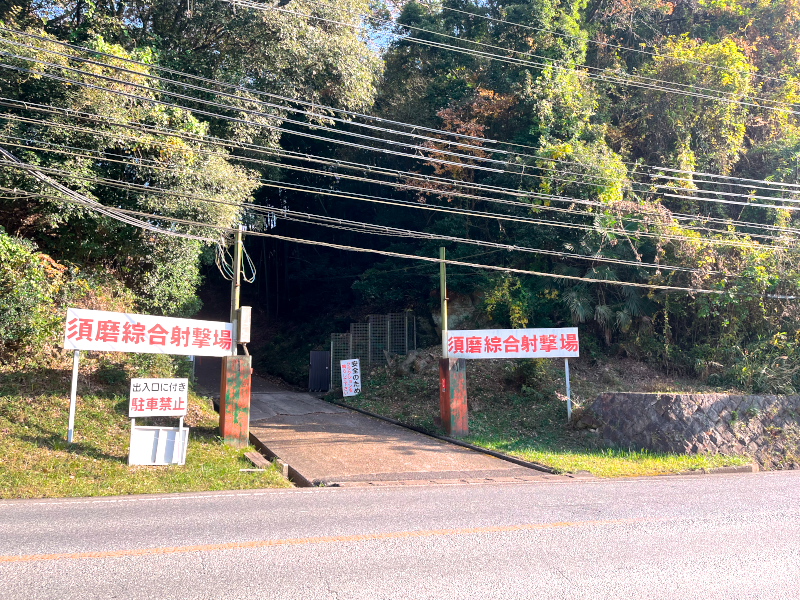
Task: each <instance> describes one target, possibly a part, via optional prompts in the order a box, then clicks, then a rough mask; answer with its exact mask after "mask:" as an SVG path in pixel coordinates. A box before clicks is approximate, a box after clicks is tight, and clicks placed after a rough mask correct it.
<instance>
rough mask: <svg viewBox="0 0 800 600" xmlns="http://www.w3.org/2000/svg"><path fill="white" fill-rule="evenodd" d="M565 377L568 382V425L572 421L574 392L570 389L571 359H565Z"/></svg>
mask: <svg viewBox="0 0 800 600" xmlns="http://www.w3.org/2000/svg"><path fill="white" fill-rule="evenodd" d="M564 375H565V377H566V380H567V423H569V422H570V421H571V420H572V392H571V391H570V387H569V359H568V358H565V359H564Z"/></svg>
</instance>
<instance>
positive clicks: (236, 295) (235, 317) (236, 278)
mask: <svg viewBox="0 0 800 600" xmlns="http://www.w3.org/2000/svg"><path fill="white" fill-rule="evenodd" d="M242 228H243V227H242V225H241V224H239V228H238V229H237V230H236V238H235V241H234V243H233V265H232V266H233V277H232V278H231V323H233V332H234V338H235V339H234V344H233V354H238V353H239V352H238V350H239V349H238V343H236V342H238V335H236V334H237V333H238V332H237V325H238V323H239V306H240V300H241V292H242Z"/></svg>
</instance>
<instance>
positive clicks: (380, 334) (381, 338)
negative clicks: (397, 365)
mask: <svg viewBox="0 0 800 600" xmlns="http://www.w3.org/2000/svg"><path fill="white" fill-rule="evenodd" d="M367 318H368V320H369V362H370V363H371V364H378V365H382V364H385V363H386V354H385V352H384V350H385V351H386V352H388V351H389V315H369V317H367Z"/></svg>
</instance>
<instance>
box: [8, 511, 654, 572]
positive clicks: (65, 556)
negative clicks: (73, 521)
mask: <svg viewBox="0 0 800 600" xmlns="http://www.w3.org/2000/svg"><path fill="white" fill-rule="evenodd" d="M645 520H646V519H642V518H637V519H615V520H605V521H559V522H555V523H528V524H523V525H505V526H503V525H501V526H495V527H469V528H463V529H429V530H420V531H392V532H386V533H367V534H360V535H336V536H323V537H307V538H288V539H279V540H256V541H251V542H226V543H222V544H200V545H195V546H170V547H156V548H138V549H129V550H109V551H106V552H65V553H60V554H24V555H19V556H0V563H15V562H36V561H44V560H71V559H82V558H121V557H125V556H150V555H160V554H182V553H190V552H215V551H218V550H239V549H248V548H269V547H272V546H302V545H305V544H330V543H342V542H365V541H370V540H393V539H405V538H420V537H436V536H450V535H475V534H484V533H510V532H515V531H537V530H546V529H561V528H567V527H591V526H602V525H621V524H622V525H624V524H634V523H642V522H643V521H645Z"/></svg>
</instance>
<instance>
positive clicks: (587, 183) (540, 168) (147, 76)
mask: <svg viewBox="0 0 800 600" xmlns="http://www.w3.org/2000/svg"><path fill="white" fill-rule="evenodd" d="M0 30H3V31H9V32H12V33H15V34H19V35H23V36H28V37H33V38H36V39H40V40H47V38H44V37H42V36H35V35H33V34H28V33H25V32H19V31H16V30H9V29H5V28H1V27H0ZM4 41H5V42H6V43H9V44H12V45H16V46H21V47H25V48H30V49H35V50H40V51H43V52H47V53H51V54H55V55H59V56H63V57H67V58H70V59H75V60H79V61H81V62H86V63H90V64H95V65H99V66H105V67H108V68H112V69H115V70H121V71H124V72H128V73H131V74H133V75H136V76H137V77H145V78H151V79H155V80H158V81H163V82H168V83H172V84H175V85H179V86H183V87H187V88H190V89H195V90H198V91H203V92H208V93H212V94H216V95H222V96H225V97H229V98H234V99H237V100H238V99H241V97H240V96H236V95H233V94H227V93H224V92H219V91H217V90H210V89H208V88H203V87H201V86H194V85H191V84H186V83H183V82H179V81H175V80H172V79H167V78H163V77H159V76H156V75H152V74H149V73H147V72H145V73H142V72H139V71H133V70H130V69H124V68H123V67H120V66H118V65H113V64H109V63H100V62H97V61H92V60H89V59H86V58H82V57H75V56H73V55H67V54H64V53H59V52H55V51H53V50H48V49H46V48H41V47H37V46H31V45H28V44H20V43H17V42H13V41H10V40H4ZM50 41H51V43H56V44H59V45H62V46H66V47H69V48H74V49H79V50H82V51H85V52H94V53H95V54H101V55H103V56H108V57H110V58H117V59H118V60H122V61H125V62H127V63H132V64H136V65H139V66H142V67H144V68H146V69H149V68H155V69H161V70H163V71H167V72H170V73H172V74H177V75H179V76H182V77H188V78H194V79H200V80H202V81H205V82H210V83H213V84H215V85H220V86H228V87H233V88H235V89H237V90H239V91H245V92H248V93H253V94H258V95H266V96H271V97H276V98H280V99H282V100H284V101H287V102H298V101H297V100H293V99H291V98H287V97H283V96H277V95H274V94H268V93H265V92H260V91H259V90H254V89H251V88H244V87H241V86H230V84H225V83H223V82H219V81H215V80H210V79H206V78H198V77H196V76H193V75H190V74H187V73H182V72H180V71H175V70H171V69H163V68H161V67H157V66H153V65H148V64H146V63H142V62H139V61H134V60H132V59H123V58H119V57H114V56H113V55H109V54H105V53H99V52H96V51H92V50H91V49H86V48H82V47H80V46H73V45H70V44H66V43H64V42H60V41H58V40H50ZM12 56H14V57H18V58H22V59H23V60H33V59H31V58H27V57H20V56H19V55H12ZM72 70H74V71H76V72H79V73H83V74H86V75H89V76H97V77H102V78H104V79H111V80H112V81H117V82H122V80H119V79H116V78H107V77H106V76H99V75H97V74H93V73H88V72H86V71H82V70H79V69H72ZM125 83H130V82H125ZM138 87H143V86H138ZM146 89H148V90H149V91H152V88H149V87H147V88H146ZM109 91H113V90H109ZM163 93H167V94H170V95H175V96H178V97H182V98H185V99H191V100H193V101H197V102H201V103H207V104H208V103H210V102H208V101H205V100H202V99H198V98H195V97H186V96H182V95H176V94H171V93H170V92H163ZM251 100H252V99H251ZM257 102H260V103H262V104H264V105H266V106H269V107H272V108H277V109H280V110H289V111H295V112H299V113H302V114H306V115H309V116H314V117H318V116H319V115H318V114H316V113H309V112H307V111H300V110H297V109H293V108H291V107H289V106H286V105H276V104H272V103H265V102H263V101H257ZM299 102H302V101H299ZM210 104H212V105H215V106H221V107H226V108H230V107H231V105H227V104H224V105H220V104H218V103H210ZM314 106H317V107H321V106H320V105H314ZM234 108H236V107H234ZM321 108H324V109H325V110H329V111H340V109H335V108H333V107H321ZM253 112H254V113H256V114H259V116H265V117H268V118H277V119H280V120H282V121H286V122H291V123H293V124H300V125H303V126H313V125H310V124H308V123H303V122H297V121H294V120H291V119H285V118H283V117H278V116H277V115H273V114H271V113H263V112H258V111H253ZM345 112H348V114H350V115H357V116H359V117H361V118H373V117H368V116H367V115H360V114H358V113H353V112H351V111H345ZM212 114H215V113H212ZM217 116H220V117H221V115H217ZM324 118H331V117H324ZM334 120H336V121H340V122H344V121H343V120H342V119H334ZM346 122H348V123H350V124H353V125H357V126H365V127H370V128H372V129H375V130H379V131H382V132H386V133H392V134H397V135H411V136H413V137H417V138H419V139H424V140H426V141H430V142H436V143H445V144H450V145H457V146H461V147H465V148H470V149H477V150H480V151H486V152H500V153H504V154H508V155H511V156H519V157H525V158H532V159H535V160H542V161H545V162H552V163H562V164H571V165H579V166H583V165H581V164H580V163H578V162H575V161H568V160H564V159H553V158H550V157H545V156H540V155H530V154H523V153H511V152H508V151H504V150H499V149H488V148H485V147H483V146H474V145H470V144H460V143H457V142H452V141H449V140H443V139H440V138H430V137H428V136H420V135H416V134H413V133H411V134H409V133H407V132H402V131H397V130H393V129H387V128H381V127H373V126H368V125H366V124H363V123H357V122H353V121H346ZM392 123H395V124H399V122H396V121H393V122H392ZM401 125H403V126H406V127H412V128H416V126H414V125H411V124H401ZM324 129H326V130H327V131H336V132H337V133H344V134H345V135H358V136H359V137H362V138H366V139H372V140H376V141H380V142H382V143H390V144H392V143H395V142H392V141H390V140H385V139H383V138H375V137H372V136H361V135H359V134H352V133H350V132H342V131H341V130H331V129H330V128H324ZM423 129H424V128H423ZM282 131H285V132H290V133H295V134H299V132H297V131H296V130H285V129H283V130H282ZM432 131H436V132H437V133H439V134H444V135H451V136H453V135H455V136H460V137H465V136H463V135H462V134H455V133H453V132H446V131H442V130H432ZM466 137H469V138H470V139H472V140H480V141H481V142H482V143H484V142H490V143H505V142H498V141H497V140H491V139H487V138H478V137H475V136H466ZM514 145H515V144H514ZM524 147H526V148H531V147H530V146H524ZM413 148H415V149H421V150H424V151H427V152H433V153H439V154H442V153H445V154H447V152H446V151H442V150H440V149H435V148H427V147H422V148H420V147H418V146H413ZM458 156H459V157H463V158H469V159H470V160H485V159H481V157H475V156H472V155H458ZM488 160H492V159H488ZM494 162H495V163H497V164H503V165H505V166H510V165H509V163H508V162H504V161H494ZM459 164H460V165H462V163H459ZM623 164H628V165H633V166H634V167H638V166H641V165H638V164H637V163H623ZM536 168H537V169H539V170H544V171H554V172H558V173H562V172H560V171H557V170H553V169H546V168H544V167H541V166H539V167H536ZM647 168H649V169H655V170H657V171H671V172H682V173H694V174H697V175H701V176H713V177H716V178H720V177H722V178H725V179H732V180H734V181H745V182H756V181H758V182H760V183H764V184H770V185H772V186H775V185H781V186H791V187H800V185H798V184H789V183H784V182H774V181H769V180H743V179H740V178H732V177H730V176H720V175H718V174H708V173H696V172H690V171H684V170H680V169H668V168H664V167H655V166H647ZM562 174H573V175H579V176H581V177H591V178H594V179H601V180H606V181H616V180H615V179H612V178H609V177H604V176H601V175H594V174H590V173H573V172H569V171H567V172H565V173H562ZM533 176H535V177H541V176H539V175H533ZM656 176H657V177H659V178H661V177H663V176H662V175H660V174H659V175H656ZM557 180H558V179H557ZM561 181H567V182H570V183H578V184H582V185H597V184H596V183H594V182H585V181H577V180H572V179H567V180H564V179H561ZM705 183H711V182H705ZM729 185H734V186H739V187H750V186H751V185H752V184H751V183H750V184H748V183H745V184H740V183H730V184H729ZM761 189H772V188H761Z"/></svg>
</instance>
